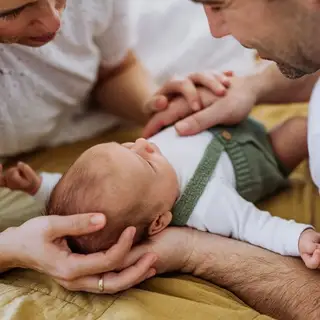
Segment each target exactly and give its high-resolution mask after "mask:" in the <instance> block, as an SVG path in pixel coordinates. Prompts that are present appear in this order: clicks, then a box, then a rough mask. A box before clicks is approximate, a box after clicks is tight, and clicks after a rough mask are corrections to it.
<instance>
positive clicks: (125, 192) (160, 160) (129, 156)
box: [76, 139, 179, 210]
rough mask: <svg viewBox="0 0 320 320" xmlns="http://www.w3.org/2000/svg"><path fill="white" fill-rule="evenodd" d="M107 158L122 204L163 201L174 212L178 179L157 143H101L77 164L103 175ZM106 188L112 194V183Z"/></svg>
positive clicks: (141, 140)
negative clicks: (141, 200)
mask: <svg viewBox="0 0 320 320" xmlns="http://www.w3.org/2000/svg"><path fill="white" fill-rule="evenodd" d="M104 158H105V159H108V162H107V163H108V167H109V168H108V170H112V171H113V173H114V175H113V176H114V179H113V180H115V181H113V182H112V183H111V184H113V185H114V188H113V190H116V192H115V194H116V195H118V197H116V198H119V201H121V203H123V205H125V202H127V203H128V205H129V203H134V202H136V201H137V200H140V199H145V200H147V201H148V202H149V201H150V203H151V204H152V203H155V202H157V201H158V202H159V201H161V203H162V204H163V205H164V208H165V209H166V210H171V208H172V206H173V204H174V202H175V201H176V199H177V197H178V196H179V185H178V179H177V175H176V173H175V171H174V169H173V167H172V166H171V165H170V163H169V162H168V160H167V159H166V158H165V157H164V156H163V155H162V154H161V152H160V150H159V148H158V147H157V146H156V145H155V144H153V143H150V142H148V141H147V140H145V139H138V140H136V141H135V142H133V143H124V144H118V143H105V144H100V145H97V146H94V147H92V148H91V149H89V150H87V151H86V152H84V153H83V154H82V156H81V157H80V158H79V159H78V160H77V161H76V163H77V162H79V163H81V165H85V166H87V167H91V168H92V169H93V170H94V171H96V172H97V173H99V172H101V173H102V171H103V170H104V169H107V168H106V165H107V164H106V163H105V162H104V161H103V159H104ZM107 180H108V179H107ZM106 185H108V189H109V191H108V194H110V192H112V191H110V181H106ZM101 187H102V186H101ZM120 199H121V200H120ZM110 205H111V204H110V202H109V203H108V206H110ZM117 205H118V204H117Z"/></svg>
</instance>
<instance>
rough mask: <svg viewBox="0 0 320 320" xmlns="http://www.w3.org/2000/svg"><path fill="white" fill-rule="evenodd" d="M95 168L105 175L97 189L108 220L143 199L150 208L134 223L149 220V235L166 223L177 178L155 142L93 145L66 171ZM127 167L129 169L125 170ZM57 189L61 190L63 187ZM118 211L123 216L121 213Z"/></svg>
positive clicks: (175, 195) (92, 170)
mask: <svg viewBox="0 0 320 320" xmlns="http://www.w3.org/2000/svg"><path fill="white" fill-rule="evenodd" d="M97 167H99V168H101V171H99V174H100V176H104V174H105V176H106V179H104V182H102V184H101V186H100V190H103V191H102V192H103V194H105V195H106V196H104V197H103V199H102V200H101V201H104V202H105V208H106V209H105V211H106V212H108V219H109V220H111V219H113V220H114V219H123V220H127V219H128V216H127V213H128V210H129V211H130V209H128V208H134V207H135V206H136V205H137V203H140V201H141V199H143V203H144V206H147V207H148V208H150V209H149V210H144V211H142V212H140V215H139V216H137V217H135V219H137V220H136V221H137V222H136V223H137V224H139V222H140V223H143V222H144V221H148V220H149V221H150V225H149V229H148V234H149V236H152V235H154V234H156V233H159V232H160V231H162V230H163V229H164V228H166V227H167V226H168V225H169V223H170V222H171V219H172V214H171V212H170V210H171V208H172V207H173V204H174V203H175V201H176V199H177V198H178V197H179V185H178V178H177V175H176V172H175V171H174V169H173V167H172V166H171V165H170V163H169V162H168V160H167V159H166V158H165V157H164V156H163V155H162V153H161V151H160V149H159V148H158V147H157V146H156V145H155V144H153V143H150V142H149V141H147V140H145V139H143V138H140V139H137V140H136V141H135V142H132V143H124V144H122V145H121V144H118V143H104V144H100V145H96V146H94V147H92V148H90V149H88V150H87V151H85V152H84V153H83V154H82V155H81V156H80V157H79V158H78V159H77V161H76V162H75V163H74V164H73V166H72V167H71V168H70V169H69V171H68V173H67V174H69V173H70V171H72V172H77V171H79V170H83V169H84V168H85V170H86V171H87V173H88V174H89V175H92V176H95V175H96V173H97V171H96V168H97ZM129 167H130V170H127V168H129ZM103 168H106V170H104V169H103ZM12 170H15V169H12ZM104 171H105V173H104ZM109 172H110V173H111V174H108V173H109ZM9 173H10V172H9ZM71 179H72V177H71ZM137 181H139V183H137ZM67 184H68V183H67ZM59 190H60V189H59ZM113 190H116V192H114V191H113ZM60 192H64V191H63V189H62V190H60ZM88 206H89V209H90V205H89V204H88V205H87V207H85V209H83V211H85V210H88ZM91 209H92V208H91ZM155 210H157V211H155ZM122 212H123V213H124V216H122V215H121V213H122ZM112 214H113V216H111V215H112Z"/></svg>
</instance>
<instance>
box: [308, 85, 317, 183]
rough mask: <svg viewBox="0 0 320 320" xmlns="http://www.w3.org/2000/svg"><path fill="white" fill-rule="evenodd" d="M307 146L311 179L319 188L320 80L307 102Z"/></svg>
mask: <svg viewBox="0 0 320 320" xmlns="http://www.w3.org/2000/svg"><path fill="white" fill-rule="evenodd" d="M308 148H309V163H310V171H311V175H312V179H313V181H314V183H315V184H316V185H317V187H318V188H319V189H320V80H318V82H317V84H316V85H315V87H314V89H313V92H312V96H311V99H310V103H309V117H308Z"/></svg>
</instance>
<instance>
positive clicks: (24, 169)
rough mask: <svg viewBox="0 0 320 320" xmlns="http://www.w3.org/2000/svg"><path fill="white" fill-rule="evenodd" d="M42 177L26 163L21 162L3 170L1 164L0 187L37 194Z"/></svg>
mask: <svg viewBox="0 0 320 320" xmlns="http://www.w3.org/2000/svg"><path fill="white" fill-rule="evenodd" d="M41 180H42V179H41V177H40V176H39V175H38V174H37V173H36V172H35V171H34V170H33V169H32V168H31V167H30V166H29V165H27V164H26V163H23V162H19V163H18V164H17V166H16V167H12V168H10V169H8V170H7V171H6V172H3V168H2V165H0V187H5V188H9V189H11V190H18V191H23V192H26V193H28V194H30V195H35V194H36V193H37V192H38V190H39V188H40V186H41V182H42V181H41Z"/></svg>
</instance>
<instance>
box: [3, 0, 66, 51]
mask: <svg viewBox="0 0 320 320" xmlns="http://www.w3.org/2000/svg"><path fill="white" fill-rule="evenodd" d="M65 6H66V0H40V1H37V0H14V1H7V0H0V42H3V43H19V44H22V45H27V46H32V47H39V46H42V45H44V44H45V43H47V42H48V41H50V40H52V39H53V38H54V36H55V34H56V33H57V32H58V30H59V28H60V25H61V16H62V13H63V10H64V8H65ZM39 37H40V38H43V39H37V38H39ZM46 38H47V39H46Z"/></svg>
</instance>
